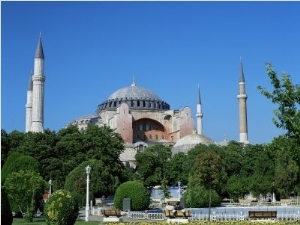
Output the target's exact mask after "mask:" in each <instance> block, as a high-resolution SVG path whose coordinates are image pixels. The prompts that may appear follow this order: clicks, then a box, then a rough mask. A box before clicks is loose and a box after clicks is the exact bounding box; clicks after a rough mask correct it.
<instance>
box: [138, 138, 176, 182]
mask: <svg viewBox="0 0 300 225" xmlns="http://www.w3.org/2000/svg"><path fill="white" fill-rule="evenodd" d="M171 156H172V152H171V149H170V148H169V147H166V146H164V145H161V144H159V145H152V146H150V147H148V148H146V149H145V150H144V151H142V152H139V153H137V154H136V156H135V159H136V173H137V176H138V179H140V180H141V181H143V183H144V185H145V186H155V185H159V184H161V183H162V180H163V179H165V178H166V175H167V170H168V163H169V161H170V158H171Z"/></svg>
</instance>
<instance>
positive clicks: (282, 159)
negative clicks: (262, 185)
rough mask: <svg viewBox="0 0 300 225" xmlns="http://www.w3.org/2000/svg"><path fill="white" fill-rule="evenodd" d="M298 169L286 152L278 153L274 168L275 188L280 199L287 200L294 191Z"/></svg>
mask: <svg viewBox="0 0 300 225" xmlns="http://www.w3.org/2000/svg"><path fill="white" fill-rule="evenodd" d="M298 173H299V167H298V166H297V163H296V162H295V161H294V160H293V159H292V156H291V155H290V154H289V153H288V152H282V151H280V152H278V154H277V157H276V166H275V176H274V180H275V183H274V185H275V187H276V189H277V190H278V192H279V194H280V196H281V198H288V197H289V195H290V193H291V192H292V191H293V190H294V187H295V184H296V181H297V175H298Z"/></svg>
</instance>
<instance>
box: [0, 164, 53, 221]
mask: <svg viewBox="0 0 300 225" xmlns="http://www.w3.org/2000/svg"><path fill="white" fill-rule="evenodd" d="M46 185H47V184H46V183H45V181H44V180H43V178H42V177H41V176H40V174H39V173H37V172H34V171H32V170H20V171H18V172H12V173H11V175H9V176H8V177H7V178H6V181H5V183H4V187H5V190H6V191H7V194H8V199H9V202H10V203H12V204H11V206H12V210H13V211H15V212H22V213H25V219H26V220H27V221H30V222H31V221H32V218H33V214H34V212H35V210H36V205H37V203H38V202H39V200H40V199H42V198H43V194H44V190H45V187H46Z"/></svg>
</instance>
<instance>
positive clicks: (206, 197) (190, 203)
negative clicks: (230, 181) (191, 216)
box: [184, 185, 221, 208]
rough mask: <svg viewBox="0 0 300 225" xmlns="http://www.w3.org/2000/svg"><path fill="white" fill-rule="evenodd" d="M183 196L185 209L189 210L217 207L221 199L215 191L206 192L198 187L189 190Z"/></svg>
mask: <svg viewBox="0 0 300 225" xmlns="http://www.w3.org/2000/svg"><path fill="white" fill-rule="evenodd" d="M184 196H185V198H186V204H187V207H190V208H207V207H210V206H212V207H217V206H220V204H221V198H220V196H219V195H218V193H217V192H216V191H215V190H208V189H206V188H205V187H203V186H200V185H196V186H194V187H191V188H189V189H188V190H187V191H186V192H185V194H184ZM210 200H211V201H210Z"/></svg>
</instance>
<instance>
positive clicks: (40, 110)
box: [31, 36, 45, 132]
mask: <svg viewBox="0 0 300 225" xmlns="http://www.w3.org/2000/svg"><path fill="white" fill-rule="evenodd" d="M44 83H45V76H44V51H43V46H42V38H41V36H40V38H39V41H38V45H37V48H36V52H35V56H34V72H33V75H32V124H31V131H32V132H44Z"/></svg>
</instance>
